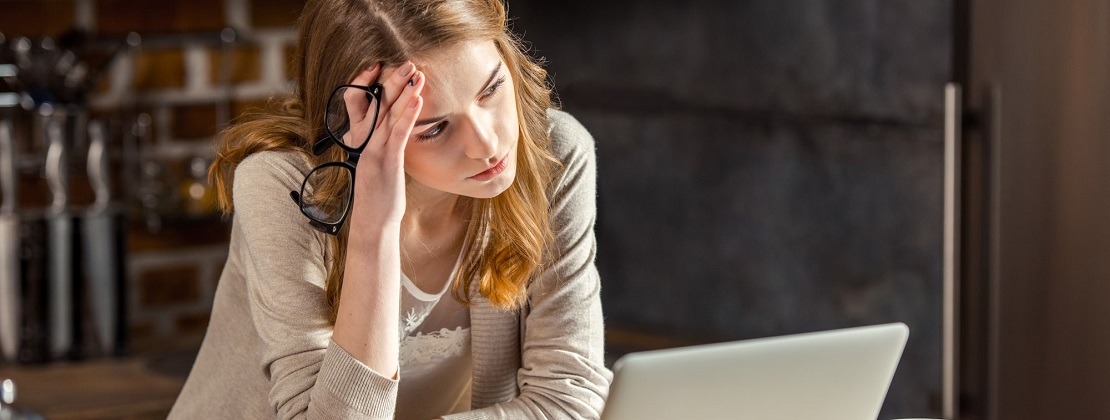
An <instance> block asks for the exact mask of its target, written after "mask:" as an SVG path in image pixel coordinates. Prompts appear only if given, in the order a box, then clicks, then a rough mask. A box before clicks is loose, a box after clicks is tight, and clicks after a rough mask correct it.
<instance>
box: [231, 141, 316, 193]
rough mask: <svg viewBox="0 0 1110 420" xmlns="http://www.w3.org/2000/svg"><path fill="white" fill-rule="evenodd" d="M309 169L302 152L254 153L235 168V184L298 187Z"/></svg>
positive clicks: (271, 151) (285, 150)
mask: <svg viewBox="0 0 1110 420" xmlns="http://www.w3.org/2000/svg"><path fill="white" fill-rule="evenodd" d="M310 169H311V167H310V163H309V162H308V160H307V157H306V156H305V155H304V153H302V152H298V151H294V150H287V149H274V150H264V151H261V152H254V153H251V154H250V155H248V156H247V157H246V158H243V160H242V161H240V162H239V165H237V166H236V167H235V182H236V183H239V182H240V181H243V182H244V183H250V184H259V183H262V184H275V183H276V184H280V185H281V186H282V187H297V188H299V187H300V184H301V181H303V180H304V177H305V175H306V174H307V173H308V171H309V170H310Z"/></svg>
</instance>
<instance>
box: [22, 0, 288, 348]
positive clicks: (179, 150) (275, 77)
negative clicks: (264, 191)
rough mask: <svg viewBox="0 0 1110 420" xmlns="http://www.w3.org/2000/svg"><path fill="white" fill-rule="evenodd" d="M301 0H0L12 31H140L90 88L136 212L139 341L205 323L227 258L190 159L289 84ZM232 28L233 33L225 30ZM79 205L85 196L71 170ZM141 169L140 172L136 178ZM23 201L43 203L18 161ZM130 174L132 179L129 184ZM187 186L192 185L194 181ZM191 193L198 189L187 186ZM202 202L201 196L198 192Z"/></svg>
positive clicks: (133, 293)
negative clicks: (129, 139) (133, 162)
mask: <svg viewBox="0 0 1110 420" xmlns="http://www.w3.org/2000/svg"><path fill="white" fill-rule="evenodd" d="M302 5H303V0H302V1H298V0H268V1H262V0H253V1H252V0H187V1H186V0H159V1H147V0H52V1H28V0H17V1H4V2H3V3H2V4H0V33H3V34H4V35H5V36H6V37H8V38H9V39H10V38H11V37H14V36H26V37H29V38H31V39H36V38H38V37H43V36H49V37H55V38H56V37H58V36H60V35H61V34H63V33H64V32H65V31H66V30H68V29H70V28H84V29H87V30H89V31H91V32H92V33H95V34H98V35H103V36H111V37H120V38H123V37H126V36H127V35H128V34H130V33H132V32H134V33H137V34H138V35H139V38H140V39H141V40H142V41H141V42H140V44H139V46H138V47H137V48H134V49H132V50H129V51H126V52H125V53H123V54H122V55H120V56H117V57H116V58H115V60H114V61H113V62H112V65H111V66H110V67H109V68H108V70H107V73H105V75H104V77H103V78H102V80H101V82H100V83H99V84H98V85H97V87H96V88H95V91H94V93H93V94H92V95H91V96H90V98H89V108H90V115H91V117H93V118H98V119H103V120H106V121H110V122H111V124H110V127H111V137H110V139H109V144H110V146H111V147H113V151H112V156H113V160H114V162H113V163H114V164H113V167H114V168H115V169H116V171H117V172H116V174H115V175H116V176H115V177H114V178H115V179H116V182H115V184H116V186H117V187H118V189H116V190H117V191H133V192H134V193H135V194H134V195H133V196H131V197H128V198H127V201H128V202H127V203H124V204H126V205H127V207H128V208H129V209H130V210H131V211H130V214H132V216H134V217H132V218H131V222H130V224H131V225H130V226H129V230H128V232H129V233H128V238H127V240H128V250H129V260H128V267H127V270H128V275H129V282H130V285H131V289H130V298H129V302H128V303H127V304H128V305H129V312H130V314H131V324H132V336H133V338H134V340H135V344H136V345H137V346H138V347H139V348H140V350H141V348H142V346H143V345H144V343H150V342H156V341H158V340H161V339H164V338H169V337H175V336H180V335H182V334H186V335H189V334H192V335H199V334H200V333H202V332H203V331H204V328H205V327H206V326H207V323H208V314H209V311H210V310H211V304H212V298H213V295H214V293H215V289H216V284H217V280H218V279H219V275H220V272H221V270H222V268H223V264H224V261H225V260H226V257H227V241H228V230H229V225H228V223H226V222H224V221H222V220H221V219H220V218H219V216H218V215H217V214H215V212H214V209H212V208H211V206H199V207H198V206H197V205H194V204H191V203H195V200H194V201H191V200H190V199H189V198H188V197H189V190H188V188H189V182H190V181H191V178H190V170H189V167H190V165H191V164H196V163H195V162H194V160H197V159H202V160H203V162H205V163H207V162H210V161H211V158H212V157H213V156H214V148H213V137H214V135H215V134H216V133H217V132H218V131H219V130H220V129H221V128H222V127H224V126H225V125H226V124H227V123H228V121H230V120H231V119H233V118H234V117H236V116H237V115H239V114H241V113H243V112H244V111H246V110H248V109H250V108H252V107H257V106H261V105H262V104H264V103H265V101H266V100H267V99H268V98H270V97H272V96H274V95H278V94H284V93H288V92H289V91H290V90H291V88H292V83H291V81H290V80H289V78H290V76H289V74H288V71H287V69H288V65H287V63H288V62H289V56H290V54H291V52H292V45H293V41H294V39H295V32H294V28H293V26H292V25H293V23H294V21H295V19H296V16H297V13H298V11H299V10H300V8H301V7H302ZM226 28H231V29H233V32H231V33H226V32H225V35H226V34H234V37H233V38H234V40H233V41H232V42H225V41H226V39H224V40H221V39H220V34H221V31H224V30H226ZM139 120H143V121H147V122H148V124H146V125H144V127H146V135H145V136H142V137H139V138H138V140H137V142H138V159H137V162H139V166H138V167H137V168H133V169H132V172H128V170H129V169H128V168H126V167H125V166H124V165H123V164H122V160H123V159H122V153H123V152H122V151H120V150H119V149H120V148H121V144H122V142H123V140H122V139H123V138H124V136H125V134H124V133H126V132H127V131H128V130H133V129H134V124H135V121H139ZM71 176H72V178H71V186H72V189H73V190H74V191H72V196H73V200H72V202H73V203H74V205H76V206H78V207H79V206H80V205H81V204H82V203H88V202H91V193H89V192H88V191H87V187H85V188H84V189H83V188H82V187H81V185H84V183H83V182H82V181H83V180H84V175H83V167H80V168H78V170H72V171H71ZM135 176H137V177H138V178H135ZM20 180H21V181H20V185H21V189H20V190H21V191H20V199H21V201H20V202H21V203H22V204H24V205H28V206H41V205H45V204H46V203H48V202H49V197H48V195H46V193H45V191H46V189H45V188H40V187H43V186H44V185H45V182H43V181H42V179H41V176H39V175H38V174H36V173H32V171H24V173H23V174H22V175H21V178H20ZM131 182H134V183H133V184H130V185H129V183H131ZM193 188H194V189H195V188H197V187H193ZM194 192H195V191H194ZM201 203H202V204H203V203H204V202H203V201H201Z"/></svg>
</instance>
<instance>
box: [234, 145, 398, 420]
mask: <svg viewBox="0 0 1110 420" xmlns="http://www.w3.org/2000/svg"><path fill="white" fill-rule="evenodd" d="M293 153H294V152H283V151H265V152H259V153H255V154H253V155H251V156H249V157H247V158H246V159H244V160H243V161H242V162H240V164H239V166H238V167H237V168H236V171H235V177H234V181H233V188H232V196H233V201H234V206H235V223H237V224H238V225H239V233H240V235H241V236H240V237H239V238H238V241H239V246H240V248H241V249H240V251H239V252H241V253H242V256H243V261H244V264H243V265H244V271H245V273H246V285H247V286H246V287H247V292H248V296H249V299H248V300H249V308H250V313H251V318H252V322H253V324H254V329H255V331H256V332H257V333H258V338H259V340H260V343H261V350H260V351H259V354H258V368H259V369H261V370H262V371H263V373H264V374H265V376H266V378H267V379H268V380H269V383H270V390H269V402H270V405H271V406H272V407H273V408H274V410H275V412H276V414H277V418H281V419H324V418H327V419H339V418H344V419H392V418H393V410H394V405H395V403H396V397H397V381H396V380H393V379H391V378H386V377H384V376H382V375H380V374H379V373H377V372H375V371H374V370H372V369H370V368H369V367H368V366H366V365H365V364H363V363H361V362H360V361H358V360H357V359H355V358H354V357H353V356H351V355H350V354H349V353H347V352H346V351H345V350H344V349H343V348H342V347H340V346H339V345H337V344H336V343H335V342H334V341H332V339H331V336H332V331H333V330H332V327H331V325H330V323H329V322H328V307H327V303H326V300H325V297H324V283H325V273H326V271H325V270H326V266H325V262H324V259H323V258H324V257H323V255H324V244H325V240H324V237H323V234H321V233H318V232H316V231H315V230H313V229H312V228H311V227H310V226H309V225H308V223H307V219H306V218H305V217H304V216H303V215H302V214H301V213H300V209H299V208H298V207H297V206H296V204H295V203H294V202H293V200H291V199H290V196H289V191H291V190H298V189H299V188H300V185H301V182H302V181H303V179H304V173H305V172H307V167H306V168H303V169H302V168H299V167H298V164H297V163H296V162H299V160H298V159H299V157H298V156H296V155H295V154H293ZM305 166H307V165H305Z"/></svg>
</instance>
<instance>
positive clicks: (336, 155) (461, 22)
mask: <svg viewBox="0 0 1110 420" xmlns="http://www.w3.org/2000/svg"><path fill="white" fill-rule="evenodd" d="M298 27H299V36H298V42H297V52H296V63H295V64H296V66H295V72H296V75H295V77H296V82H297V83H296V92H295V93H294V96H293V97H287V98H282V99H279V100H275V101H271V102H272V103H271V110H270V111H268V112H265V113H261V114H253V115H250V116H246V118H242V119H243V121H238V122H237V123H236V124H234V125H232V126H231V127H229V128H228V129H226V130H225V131H223V132H222V133H221V134H220V136H219V144H218V146H217V157H216V159H215V160H214V162H213V164H212V167H211V168H210V169H209V174H208V176H209V180H210V182H211V183H212V184H213V185H214V186H215V187H216V189H217V191H218V193H219V194H218V203H219V206H220V209H221V210H222V211H223V214H224V216H225V217H227V216H229V215H230V214H231V212H232V211H233V210H234V209H233V203H232V192H231V185H232V182H233V176H234V173H235V168H236V166H237V165H238V164H239V163H240V162H242V161H243V159H245V158H246V157H247V156H249V155H250V154H252V153H257V152H261V151H265V150H292V151H296V152H299V153H302V154H303V155H304V156H306V157H307V159H308V161H310V162H313V164H314V165H318V164H322V163H324V162H330V161H335V160H340V159H342V158H343V156H342V151H341V150H339V148H337V147H333V148H331V149H330V150H329V151H328V152H326V153H323V154H322V155H320V156H314V155H313V154H312V153H311V147H312V142H313V141H314V139H317V138H320V137H321V136H323V135H324V132H325V128H324V122H323V116H324V108H325V106H326V101H327V97H328V95H329V93H330V92H331V89H333V88H334V87H335V86H337V85H339V84H343V83H347V82H348V81H349V80H351V79H352V78H353V77H354V75H355V74H357V73H358V72H359V71H361V70H362V69H365V68H367V67H369V66H371V65H373V64H374V63H376V62H382V63H384V64H385V65H386V66H397V65H400V64H403V63H404V62H405V61H406V60H409V59H411V58H413V57H415V56H418V55H420V54H422V53H427V52H429V51H432V50H434V49H436V48H440V47H445V46H451V45H455V44H457V43H459V42H462V41H470V40H491V41H493V43H494V44H495V46H496V48H497V50H498V52H499V53H500V55H501V58H502V59H503V60H504V61H505V67H506V69H507V70H508V72H509V74H510V76H511V77H512V78H513V82H514V84H515V86H516V102H517V114H518V115H517V117H518V120H519V125H520V140H519V141H520V143H519V147H518V148H517V165H518V167H517V168H518V169H517V175H516V179H515V180H514V181H513V184H512V185H511V186H510V187H509V188H508V189H507V190H506V191H505V192H503V193H501V194H500V195H497V196H496V197H493V198H487V199H476V198H467V199H466V200H465V202H464V203H465V204H468V205H469V206H470V213H471V216H470V225H469V227H468V234H467V237H468V238H469V239H468V240H467V242H466V243H465V244H464V246H463V250H462V252H463V256H464V259H463V263H462V264H461V265H460V269H459V270H458V271H457V273H456V275H455V278H454V279H453V280H454V286H453V287H454V289H453V291H454V295H455V298H456V299H458V300H459V301H460V302H463V303H467V304H469V302H470V294H469V291H470V290H471V287H472V285H473V282H474V281H477V282H478V283H477V290H478V292H479V293H480V294H481V295H482V296H484V297H486V298H487V299H488V300H489V301H490V303H491V304H492V305H494V306H495V307H498V308H502V309H515V308H517V307H519V306H520V305H521V304H523V303H524V301H525V300H526V297H527V294H526V288H527V284H528V281H529V279H530V278H531V277H532V275H533V274H534V273H535V272H536V271H537V270H538V269H539V268H540V267H541V266H542V264H543V252H544V250H545V248H546V247H547V246H548V245H549V244H550V242H551V238H552V233H551V227H550V225H549V221H548V218H549V215H548V198H547V192H548V189H549V188H550V187H551V185H550V182H551V180H552V179H553V172H554V171H555V169H556V167H557V166H558V161H557V160H556V159H555V158H554V157H553V156H552V154H551V151H550V143H551V139H550V136H549V135H548V132H547V125H548V117H547V109H548V108H550V107H552V105H553V104H552V97H551V95H552V91H551V87H550V85H549V84H548V83H547V79H546V78H547V72H546V71H545V70H544V69H543V68H542V67H541V65H540V63H539V62H538V61H537V60H535V59H533V58H532V57H530V56H529V55H528V54H527V53H526V48H525V47H524V46H523V44H522V41H521V40H520V39H519V38H518V37H516V36H515V35H514V34H513V33H512V31H511V30H510V29H509V27H508V23H507V19H506V11H505V6H504V5H503V4H502V3H501V0H409V1H390V0H309V1H308V2H307V3H306V4H305V7H304V10H303V11H302V12H301V16H300V18H299V20H298ZM339 188H341V186H340V185H338V184H335V185H324V186H320V185H317V186H316V191H315V194H322V195H325V196H326V195H327V194H333V193H334V192H335V191H337V190H338V189H339ZM305 223H307V219H306V220H305ZM347 235H348V229H347V227H346V225H345V227H344V228H343V229H341V230H340V232H339V233H338V234H337V235H336V236H334V237H329V239H328V246H327V251H328V252H329V253H330V254H331V258H327V259H326V261H328V265H329V267H328V268H329V269H328V270H327V280H326V290H325V294H326V299H327V303H328V304H329V305H330V308H331V315H330V320H331V322H332V323H334V322H335V318H336V315H337V314H338V309H339V296H340V293H341V291H342V288H343V269H344V263H345V260H346V248H347Z"/></svg>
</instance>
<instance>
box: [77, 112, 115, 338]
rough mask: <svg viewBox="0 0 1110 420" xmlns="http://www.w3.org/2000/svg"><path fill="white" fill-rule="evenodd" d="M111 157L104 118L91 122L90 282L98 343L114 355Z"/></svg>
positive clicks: (87, 230)
mask: <svg viewBox="0 0 1110 420" xmlns="http://www.w3.org/2000/svg"><path fill="white" fill-rule="evenodd" d="M109 162H110V157H109V156H108V150H107V148H106V139H105V129H104V124H103V123H102V122H101V121H92V122H90V123H89V153H88V173H89V183H90V184H92V188H93V192H94V194H95V197H96V199H95V201H94V202H93V205H92V206H91V207H90V208H89V210H88V212H87V213H86V214H85V220H84V223H83V228H84V229H83V235H82V237H83V238H84V251H85V252H84V255H85V259H84V260H85V266H86V277H87V279H88V281H87V283H86V285H87V290H88V296H89V298H90V307H91V309H92V314H93V318H94V319H93V325H94V328H95V332H96V334H95V336H96V342H97V343H98V344H99V349H100V350H101V352H102V353H103V354H111V352H112V349H113V347H114V345H115V342H116V331H115V308H116V305H117V302H116V278H117V270H118V267H116V256H115V252H116V245H115V239H116V227H115V217H114V209H113V207H112V203H111V189H110V182H109V180H108V171H109V168H108V165H109Z"/></svg>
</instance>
